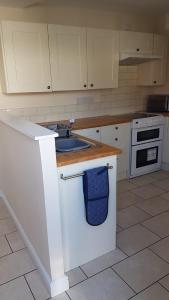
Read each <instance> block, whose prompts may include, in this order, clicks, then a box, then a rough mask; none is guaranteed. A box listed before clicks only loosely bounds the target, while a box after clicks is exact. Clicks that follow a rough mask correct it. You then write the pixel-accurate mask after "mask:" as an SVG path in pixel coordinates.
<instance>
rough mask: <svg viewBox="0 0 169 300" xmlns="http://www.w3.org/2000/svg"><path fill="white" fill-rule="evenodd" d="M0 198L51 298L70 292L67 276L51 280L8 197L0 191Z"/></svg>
mask: <svg viewBox="0 0 169 300" xmlns="http://www.w3.org/2000/svg"><path fill="white" fill-rule="evenodd" d="M0 197H1V198H2V199H3V201H4V203H5V205H6V207H7V209H8V211H9V213H10V215H11V217H12V218H13V220H14V222H15V224H16V227H17V229H18V231H19V232H20V234H21V237H22V239H23V240H24V242H25V245H26V246H27V248H28V250H29V252H30V255H31V257H32V259H33V261H34V262H35V264H36V266H37V267H38V270H39V272H40V275H41V277H42V280H43V281H44V283H45V285H46V287H47V289H48V291H49V293H50V297H55V296H57V295H58V294H61V293H63V292H64V291H66V290H68V289H69V281H68V277H67V276H66V275H64V276H62V277H60V278H57V279H56V280H54V281H52V280H51V278H50V276H49V274H48V273H47V272H46V270H45V268H44V266H43V264H42V262H41V260H40V258H39V256H38V255H37V253H36V250H35V248H34V247H33V245H32V243H31V242H30V240H29V238H28V236H27V235H26V233H25V231H24V229H23V227H22V225H21V224H20V222H19V220H18V218H17V217H16V215H15V212H14V210H13V209H12V207H11V206H10V204H9V202H8V200H7V199H6V197H5V196H4V194H3V193H2V191H0Z"/></svg>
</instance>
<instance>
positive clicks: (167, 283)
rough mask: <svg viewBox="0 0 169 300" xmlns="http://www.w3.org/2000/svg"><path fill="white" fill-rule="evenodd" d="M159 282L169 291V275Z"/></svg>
mask: <svg viewBox="0 0 169 300" xmlns="http://www.w3.org/2000/svg"><path fill="white" fill-rule="evenodd" d="M159 282H160V284H162V286H164V287H165V288H166V289H167V290H168V291H169V275H167V276H166V277H164V278H163V279H161V280H160V281H159ZM168 299H169V298H168Z"/></svg>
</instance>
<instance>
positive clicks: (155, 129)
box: [132, 125, 163, 145]
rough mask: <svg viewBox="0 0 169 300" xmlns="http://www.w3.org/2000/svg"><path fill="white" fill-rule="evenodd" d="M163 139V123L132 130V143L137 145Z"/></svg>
mask: <svg viewBox="0 0 169 300" xmlns="http://www.w3.org/2000/svg"><path fill="white" fill-rule="evenodd" d="M162 139H163V125H160V126H152V127H146V128H138V129H133V130H132V145H139V144H144V143H149V142H154V141H159V140H162Z"/></svg>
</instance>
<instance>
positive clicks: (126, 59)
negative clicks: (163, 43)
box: [120, 52, 162, 66]
mask: <svg viewBox="0 0 169 300" xmlns="http://www.w3.org/2000/svg"><path fill="white" fill-rule="evenodd" d="M161 58H162V56H160V55H153V54H141V53H138V54H137V53H126V52H125V53H121V54H120V66H135V65H139V64H143V63H145V62H150V61H152V60H159V59H161Z"/></svg>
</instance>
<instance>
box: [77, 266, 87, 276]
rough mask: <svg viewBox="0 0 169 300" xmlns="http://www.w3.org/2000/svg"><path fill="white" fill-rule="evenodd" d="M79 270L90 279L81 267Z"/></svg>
mask: <svg viewBox="0 0 169 300" xmlns="http://www.w3.org/2000/svg"><path fill="white" fill-rule="evenodd" d="M79 269H80V270H81V271H82V273H83V274H84V275H85V276H86V277H87V278H89V277H88V275H87V274H86V273H85V271H84V270H83V268H82V267H81V266H79Z"/></svg>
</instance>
